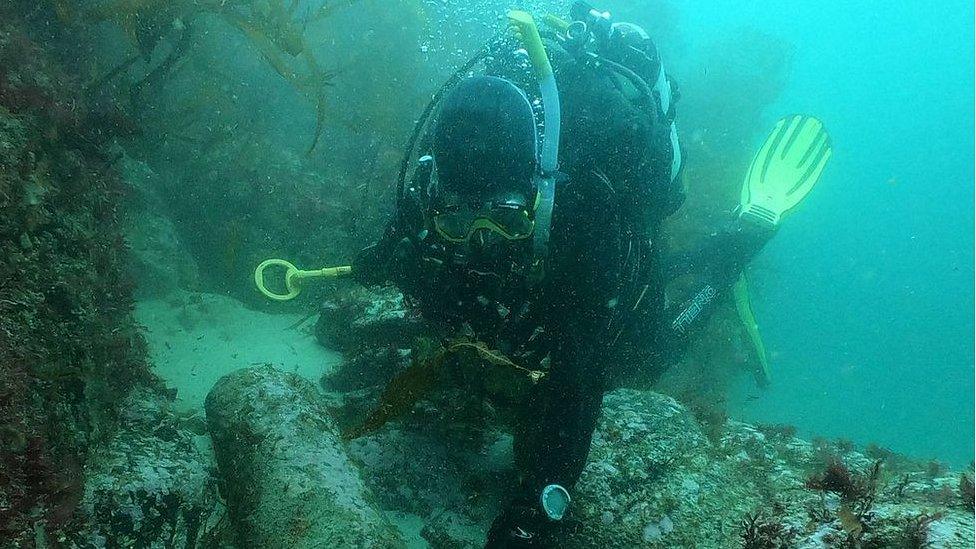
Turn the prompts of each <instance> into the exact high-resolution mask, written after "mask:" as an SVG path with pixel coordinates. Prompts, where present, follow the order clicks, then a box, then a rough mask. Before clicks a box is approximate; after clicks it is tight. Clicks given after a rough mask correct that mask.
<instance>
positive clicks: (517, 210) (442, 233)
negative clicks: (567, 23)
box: [427, 76, 537, 257]
mask: <svg viewBox="0 0 976 549" xmlns="http://www.w3.org/2000/svg"><path fill="white" fill-rule="evenodd" d="M431 145H432V149H431V154H432V156H433V163H434V168H433V172H432V174H431V180H430V185H429V187H428V192H427V194H428V197H429V204H428V211H429V217H430V220H431V224H432V226H433V229H435V231H436V233H437V235H438V236H439V237H440V238H441V239H442V240H445V241H447V242H449V243H452V244H454V246H453V247H454V248H455V249H456V251H458V252H465V253H466V254H468V255H472V256H476V255H484V252H486V251H487V250H488V249H489V248H493V249H494V251H493V252H492V254H491V255H493V256H496V255H498V253H499V250H498V248H505V250H504V253H503V254H502V255H505V256H506V257H510V256H511V254H512V250H513V249H521V248H526V247H527V246H529V242H530V240H531V239H530V237H531V235H532V232H533V230H534V221H533V218H534V206H535V200H536V180H535V174H536V161H537V160H536V157H537V155H536V147H537V139H536V124H535V116H534V114H533V112H532V106H531V105H530V104H529V100H528V98H527V97H526V96H525V94H524V93H523V92H522V91H521V90H520V89H519V88H518V87H516V86H515V85H514V84H512V83H511V82H509V81H508V80H504V79H502V78H496V77H491V76H475V77H471V78H467V79H465V80H463V81H461V83H459V84H458V85H457V86H456V87H455V88H454V89H453V90H451V91H450V92H449V93H448V95H447V97H445V99H444V100H443V102H442V104H441V109H440V113H439V115H438V118H437V122H436V123H435V125H434V131H433V139H432V144H431ZM529 247H530V246H529ZM469 252H470V253H469Z"/></svg>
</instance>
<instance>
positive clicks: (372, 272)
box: [352, 238, 421, 286]
mask: <svg viewBox="0 0 976 549" xmlns="http://www.w3.org/2000/svg"><path fill="white" fill-rule="evenodd" d="M420 272H421V269H420V265H419V264H418V260H417V254H416V253H415V250H414V245H413V244H412V243H411V242H410V240H409V239H407V238H403V239H400V240H399V241H398V242H392V241H388V240H381V241H380V242H379V243H377V244H373V245H372V246H369V247H366V248H363V250H362V251H360V252H359V254H357V255H356V259H355V260H353V263H352V274H353V277H354V278H355V279H356V282H358V283H360V284H362V285H363V286H379V285H381V284H387V283H389V282H394V283H398V284H399V283H400V282H403V281H405V280H412V279H413V278H414V277H416V276H418V275H419V274H420Z"/></svg>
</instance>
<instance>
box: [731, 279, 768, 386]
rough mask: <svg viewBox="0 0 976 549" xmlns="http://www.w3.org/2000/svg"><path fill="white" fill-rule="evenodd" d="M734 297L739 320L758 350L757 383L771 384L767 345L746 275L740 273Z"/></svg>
mask: <svg viewBox="0 0 976 549" xmlns="http://www.w3.org/2000/svg"><path fill="white" fill-rule="evenodd" d="M732 298H733V299H734V300H735V310H736V312H737V313H739V320H741V321H742V326H743V327H744V328H745V330H746V333H747V334H748V335H749V341H751V342H752V347H753V349H755V351H756V356H757V358H758V359H759V366H758V367H757V368H756V369H755V371H754V373H755V374H756V383H758V384H759V386H760V387H765V386H767V385H769V382H770V380H771V376H770V371H769V362H768V360H767V359H766V346H765V345H763V340H762V336H761V335H760V334H759V324H758V323H756V315H754V314H753V312H752V303H750V301H749V286H748V285H747V284H746V275H744V274H742V275H739V280H737V281H736V283H735V286H733V287H732Z"/></svg>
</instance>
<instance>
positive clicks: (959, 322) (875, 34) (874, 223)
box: [221, 0, 974, 465]
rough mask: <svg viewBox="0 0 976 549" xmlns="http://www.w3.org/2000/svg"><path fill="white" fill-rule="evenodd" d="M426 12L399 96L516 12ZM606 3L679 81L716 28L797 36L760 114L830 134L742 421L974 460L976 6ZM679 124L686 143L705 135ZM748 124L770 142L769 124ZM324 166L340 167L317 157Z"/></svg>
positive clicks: (340, 151)
mask: <svg viewBox="0 0 976 549" xmlns="http://www.w3.org/2000/svg"><path fill="white" fill-rule="evenodd" d="M527 4H528V6H527V7H530V8H532V9H534V10H535V11H537V12H544V11H550V10H551V11H565V7H566V6H567V5H568V4H569V2H562V3H560V2H548V1H537V2H529V3H527ZM424 6H425V9H426V10H427V12H426V13H427V17H428V18H429V21H428V22H429V23H430V24H431V31H430V33H431V34H430V36H428V37H426V38H425V39H424V40H423V41H422V42H423V44H424V47H425V51H424V58H425V59H426V60H427V63H428V64H427V65H426V66H425V68H424V69H423V70H421V71H419V72H416V73H414V74H412V75H398V77H399V78H405V77H407V79H405V80H403V81H402V85H403V89H405V90H413V91H418V90H425V89H431V88H432V87H433V86H434V83H436V82H439V81H441V79H443V78H444V76H445V74H446V73H447V72H448V70H449V69H450V67H452V66H456V65H458V64H460V63H461V62H463V61H464V60H465V59H466V57H467V56H468V55H470V52H471V51H474V49H475V48H477V47H478V46H479V45H480V44H481V43H482V42H483V41H484V40H485V39H486V38H487V37H489V36H491V35H492V34H494V33H495V32H496V31H497V28H498V19H497V17H498V15H499V14H501V13H502V12H503V11H504V9H505V8H507V7H509V6H508V5H507V4H504V5H503V4H502V3H498V2H493V1H487V0H486V1H480V2H445V3H436V4H432V3H425V4H424ZM600 7H605V8H606V9H608V10H610V11H611V12H614V13H616V14H618V15H620V18H622V19H632V20H635V21H636V22H638V23H641V24H643V25H646V26H647V27H648V28H650V29H654V30H655V31H656V32H657V33H658V34H656V35H655V36H654V38H655V39H656V40H657V41H658V43H659V46H660V47H661V49H662V51H663V53H664V54H665V56H666V57H665V63H666V64H667V65H668V66H671V67H673V70H674V72H675V76H676V77H677V78H678V80H679V83H680V81H681V79H682V78H686V79H687V78H690V77H692V76H694V75H693V74H690V72H691V71H693V70H696V68H697V67H698V66H700V65H701V63H702V60H703V55H704V53H703V52H704V51H705V50H706V49H707V48H708V45H709V43H710V42H711V41H712V40H714V39H715V38H716V37H718V36H733V37H734V36H736V35H737V33H740V32H742V30H743V29H753V30H758V31H760V32H762V33H765V34H768V35H771V36H773V37H776V38H779V39H781V40H783V41H784V42H785V43H787V44H789V45H791V46H792V47H793V48H794V50H793V57H792V62H791V65H790V66H791V70H790V73H789V76H788V79H787V80H786V82H785V88H784V89H783V90H782V93H781V95H780V96H779V99H778V100H777V101H776V102H775V103H774V104H772V105H769V106H767V107H766V108H765V109H764V110H763V115H762V116H763V118H764V119H765V122H766V125H767V126H769V127H771V126H772V124H773V123H774V122H775V120H776V119H777V118H779V117H780V116H783V115H786V114H791V113H796V112H802V113H806V114H811V115H815V116H818V117H820V118H821V119H823V120H824V122H825V123H826V126H827V128H828V130H829V132H830V134H831V136H832V138H833V143H834V155H833V157H832V160H831V163H830V166H829V167H828V169H827V171H826V173H825V176H824V178H823V179H822V181H821V183H820V185H819V186H818V188H817V189H816V190H815V191H814V192H813V193H812V195H811V196H810V197H809V198H808V199H807V201H806V202H805V203H804V205H803V206H802V208H800V209H799V210H798V212H797V213H795V214H794V215H793V216H792V217H790V218H789V220H788V222H787V223H786V224H785V225H784V227H783V228H782V229H781V231H780V234H779V235H778V236H777V237H776V238H775V239H774V240H773V242H772V243H771V244H770V245H769V246H768V247H767V249H766V250H765V252H764V253H763V254H762V255H761V256H760V257H759V258H758V260H757V261H756V262H755V263H754V264H753V265H752V267H751V268H750V272H749V274H750V279H751V282H752V287H753V299H754V306H755V308H756V312H757V316H758V320H759V323H760V325H761V328H762V332H763V334H764V337H765V339H766V344H767V346H768V348H769V351H770V353H771V363H772V368H773V371H774V383H773V385H772V387H771V388H770V389H769V390H767V391H765V392H763V393H759V392H758V391H757V390H756V389H755V387H754V384H752V382H751V379H748V378H746V379H744V380H743V383H742V387H741V389H740V391H739V395H738V398H736V399H734V406H735V407H734V409H733V411H732V412H733V416H737V417H742V418H744V419H747V420H756V421H765V422H782V423H790V424H794V425H796V426H797V427H798V428H799V429H800V430H801V432H802V433H804V434H806V435H823V436H830V437H843V438H851V439H853V440H855V441H856V442H859V443H865V444H866V443H869V442H875V443H877V444H880V445H883V446H888V447H891V448H893V449H895V450H899V451H903V452H907V453H909V454H912V455H916V456H919V457H937V458H939V459H942V460H948V461H951V462H953V463H955V464H957V465H962V464H966V463H969V461H970V460H972V459H973V437H974V433H973V422H974V414H973V409H974V403H973V353H974V351H973V338H972V334H973V330H974V323H973V232H972V228H973V146H974V145H973V133H972V129H973V104H972V98H973V78H972V75H973V54H972V52H973V25H972V20H973V7H972V5H971V4H969V3H965V2H951V3H941V4H939V5H938V9H933V6H932V5H930V4H922V3H912V4H904V5H902V4H892V3H888V2H880V1H868V2H858V3H849V2H843V1H827V2H816V3H779V4H773V5H770V4H769V3H766V2H734V1H717V2H703V1H698V2H690V1H682V2H670V3H666V2H660V1H657V0H655V1H653V2H608V3H606V4H600ZM340 17H345V15H340ZM350 24H358V22H353V21H352V20H350ZM392 38H400V37H392ZM221 39H233V37H232V36H231V37H223V38H221ZM747 39H748V37H745V38H743V40H747ZM236 40H240V39H239V38H236ZM329 40H330V41H331V43H332V44H333V45H334V44H335V41H336V37H329ZM338 40H339V41H340V46H341V41H342V40H343V38H342V37H341V36H340V37H339V38H338ZM312 42H313V43H314V40H313V41H312ZM387 46H389V44H387ZM427 48H429V49H427ZM384 51H388V48H387V49H384ZM414 54H416V52H411V55H414ZM335 64H337V65H339V66H341V65H342V60H341V59H339V60H337V61H336V62H335ZM739 68H740V69H741V70H742V71H743V73H747V72H748V71H749V70H750V67H739ZM709 69H711V70H717V68H716V67H707V66H706V67H705V70H709ZM731 69H732V70H736V69H737V68H736V67H734V66H733V67H731ZM248 70H254V71H255V72H258V73H260V71H257V70H256V69H253V68H252V69H248ZM345 78H346V79H347V80H348V78H350V75H348V74H346V76H345ZM266 85H267V86H268V89H269V90H273V93H270V94H269V95H271V96H278V97H279V98H280V101H278V102H276V105H275V106H274V108H273V109H272V110H269V109H267V108H265V109H264V111H263V112H264V113H266V114H267V115H268V116H269V119H268V120H266V121H265V122H263V124H262V125H264V124H266V127H261V128H259V130H260V131H261V132H263V133H264V135H266V136H267V137H268V138H269V139H273V140H275V141H277V142H293V144H294V146H295V148H300V147H301V146H302V145H301V143H302V142H304V140H305V139H306V137H305V136H306V134H307V133H309V132H310V131H311V127H310V125H311V120H309V116H308V115H307V106H306V105H303V104H302V103H301V101H300V100H299V98H298V97H292V96H294V91H293V90H291V89H289V88H288V86H287V85H284V84H282V83H280V82H277V83H276V82H274V79H273V78H272V79H271V80H269V81H268V82H267V84H266ZM355 94H356V90H355V89H353V88H346V87H344V85H343V78H342V77H340V78H339V79H337V88H336V90H335V96H334V98H333V100H332V102H331V103H330V104H331V105H332V106H333V107H334V108H338V109H342V108H344V107H343V105H349V104H351V103H349V102H350V101H354V100H355ZM244 97H247V96H246V95H245V96H244ZM263 97H264V96H262V98H261V99H260V100H259V103H260V102H263V101H264V99H263ZM736 101H737V98H734V97H732V98H729V102H730V103H735V102H736ZM690 109H694V105H693V104H688V102H685V103H679V111H678V112H679V115H678V119H679V123H680V122H681V120H682V119H688V118H693V117H694V115H695V113H694V112H690ZM414 110H417V107H414ZM406 118H407V119H409V118H410V117H406ZM283 121H287V123H285V122H283ZM296 129H297V130H299V131H296ZM256 130H257V128H256ZM685 130H686V132H685V133H684V134H683V136H684V138H686V139H687V138H690V137H692V136H691V133H692V130H693V128H688V127H685ZM755 135H756V139H757V142H756V143H755V146H758V144H759V143H758V140H759V139H761V137H762V136H763V133H762V131H758V130H757V131H756V132H755ZM325 140H326V141H327V142H329V143H331V144H332V145H333V147H334V149H333V150H332V151H330V152H329V154H336V155H339V156H346V155H353V154H355V153H356V151H358V150H360V149H361V144H362V137H358V138H357V137H354V136H351V135H349V134H348V133H347V132H344V131H343V130H342V128H341V127H328V128H327V129H326V137H325ZM320 161H321V162H323V163H325V164H328V163H329V162H330V160H329V158H328V155H326V156H323V157H321V159H319V158H313V162H320ZM689 161H690V162H694V158H691V159H690V160H689ZM690 191H691V192H692V193H694V192H695V189H694V188H692V189H691V190H690ZM757 396H758V397H759V398H756V397H757Z"/></svg>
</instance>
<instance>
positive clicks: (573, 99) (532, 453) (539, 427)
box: [359, 47, 760, 505]
mask: <svg viewBox="0 0 976 549" xmlns="http://www.w3.org/2000/svg"><path fill="white" fill-rule="evenodd" d="M550 57H551V59H552V61H553V65H554V67H555V74H556V80H557V84H558V88H559V92H560V98H561V104H562V140H561V146H560V151H559V159H560V171H561V172H563V173H564V174H565V176H566V179H565V181H563V182H560V183H559V184H558V186H557V191H556V202H555V208H554V212H553V221H552V233H551V239H550V243H549V250H550V252H549V256H548V258H547V261H546V268H545V276H544V278H543V279H542V281H541V282H539V283H536V284H534V285H531V287H528V288H527V289H525V291H524V292H522V293H520V292H514V293H515V294H517V295H516V296H515V297H512V296H501V297H499V296H496V295H491V293H490V292H486V293H488V294H489V296H488V298H487V299H486V298H484V296H480V295H478V294H479V291H480V290H481V288H479V287H478V284H477V283H472V282H471V279H470V278H469V279H466V280H465V281H458V280H452V279H451V278H450V276H451V275H450V273H454V274H457V276H458V278H464V274H463V273H462V274H458V272H459V271H457V270H455V271H449V270H448V271H445V270H443V269H442V270H440V271H438V270H437V269H432V268H431V263H430V261H428V260H427V258H426V257H424V256H425V254H426V253H427V252H426V250H427V248H426V247H425V246H426V244H425V243H426V242H428V241H430V240H431V239H433V238H436V237H434V236H431V235H430V234H429V231H425V223H424V217H423V214H422V211H421V210H422V206H420V205H418V204H417V201H418V199H415V198H414V197H413V195H412V194H411V193H416V192H420V191H421V188H422V187H423V184H424V182H423V178H422V177H421V178H420V180H418V179H417V178H415V179H414V181H413V184H412V185H411V186H410V188H411V192H408V193H407V195H406V197H405V199H404V203H402V204H400V205H399V208H400V213H399V215H398V218H397V219H398V220H397V221H395V222H394V223H393V224H391V225H390V226H389V228H388V230H387V232H386V234H385V236H384V237H383V239H382V240H381V241H380V243H379V244H378V245H376V246H375V247H372V248H370V249H368V253H366V254H364V255H363V256H362V257H361V258H360V261H359V262H360V263H361V264H362V265H364V266H363V267H362V269H360V270H361V271H366V272H367V274H366V275H365V276H363V275H361V279H362V280H363V281H364V282H366V283H381V282H393V283H395V284H396V285H398V286H399V287H400V288H401V289H402V290H403V291H404V293H405V294H406V295H407V296H408V298H410V299H411V300H412V301H413V302H414V303H416V304H417V306H418V308H419V309H420V311H421V313H422V314H424V316H426V317H427V318H429V319H431V320H433V321H435V322H444V321H445V319H455V320H456V321H457V322H458V323H467V324H468V325H469V326H471V327H473V329H474V332H475V334H476V336H477V337H479V338H480V339H482V340H485V341H486V343H488V344H489V345H490V346H493V347H495V348H500V349H502V350H503V351H506V352H516V351H518V350H523V351H524V350H525V348H526V346H527V345H528V344H527V343H526V340H528V339H532V344H531V346H532V348H533V349H534V353H535V356H540V355H547V357H548V368H547V372H548V373H547V375H546V376H545V377H544V378H543V380H542V381H541V382H539V383H538V384H537V385H536V386H535V387H533V390H532V391H531V392H530V394H528V395H527V396H526V398H525V399H524V400H523V401H522V402H520V403H519V407H520V411H521V412H522V413H521V414H519V417H520V418H521V419H520V421H518V422H517V427H516V432H515V433H514V435H515V456H516V462H517V467H518V470H519V473H520V475H521V479H522V481H521V487H520V493H518V494H515V495H514V500H515V501H516V502H519V501H522V502H527V503H526V504H528V505H531V504H532V502H534V501H537V500H538V494H539V493H540V491H541V489H542V488H543V487H544V486H545V485H547V484H551V483H555V484H560V485H562V486H564V487H567V488H570V487H572V486H573V485H574V484H575V482H576V480H577V479H578V478H579V475H580V473H581V472H582V469H583V466H584V465H585V463H586V457H587V453H588V450H589V446H590V439H591V436H592V433H593V431H594V429H595V426H596V421H597V418H598V415H599V412H600V405H601V402H602V396H603V393H604V391H606V390H607V389H608V383H609V380H610V378H611V376H612V377H613V378H617V377H619V376H624V377H632V376H633V375H634V374H638V375H639V377H641V378H642V379H644V380H652V379H654V378H655V377H657V375H659V373H660V372H662V371H663V370H664V368H665V367H666V366H667V365H669V364H670V363H671V362H672V361H673V360H674V359H675V357H676V355H677V354H678V353H679V351H680V350H681V349H682V348H683V347H684V342H685V341H687V339H688V336H689V334H690V333H691V332H692V331H693V329H694V327H695V324H696V322H698V323H700V320H699V319H700V318H701V316H702V315H701V314H699V313H703V312H704V311H705V309H707V306H708V305H709V304H710V303H711V302H712V301H713V300H714V297H715V295H717V293H718V292H720V291H722V290H723V289H724V288H727V287H728V286H729V285H730V284H731V283H732V282H734V280H735V278H736V276H737V275H738V272H739V270H740V269H741V266H742V265H743V264H744V263H745V260H746V259H747V258H748V257H750V256H751V255H752V254H753V253H754V252H755V251H757V250H758V249H759V246H760V245H759V244H757V245H755V246H754V245H743V244H742V243H743V242H746V240H743V239H742V238H741V237H740V235H739V234H738V233H735V232H730V233H728V234H725V235H723V236H719V237H716V238H713V239H711V240H710V241H709V243H707V244H706V246H705V248H704V249H705V250H706V251H705V252H703V253H702V254H701V255H700V256H699V257H698V258H695V257H683V258H680V260H679V261H678V263H680V267H679V266H677V265H675V266H670V265H666V264H665V263H666V261H665V260H664V259H663V258H662V250H661V245H660V242H661V239H660V236H661V225H662V222H663V221H664V219H665V218H666V217H667V216H668V215H670V214H671V213H673V212H674V210H675V209H676V208H677V207H678V206H679V205H680V204H681V201H682V198H683V196H682V195H681V190H680V189H679V188H677V187H676V184H675V182H674V180H673V178H672V174H671V166H672V154H673V151H672V150H671V147H672V145H671V143H672V142H671V140H670V123H671V121H670V120H667V119H665V118H666V117H665V116H662V114H663V113H661V112H660V109H659V108H658V104H657V103H656V102H654V101H652V100H649V99H648V98H644V100H641V99H640V98H638V99H636V100H635V98H634V94H633V93H632V92H633V90H631V89H628V87H629V86H630V84H629V83H628V82H627V81H626V78H624V77H622V76H621V75H620V74H619V73H617V72H615V71H614V70H612V69H610V68H609V67H607V66H601V65H600V64H599V63H596V62H593V61H592V60H588V59H580V58H576V57H573V56H571V55H568V54H566V53H565V52H562V51H560V50H559V49H558V48H552V47H550ZM497 73H498V74H497V75H498V76H502V77H505V78H508V79H510V80H513V81H515V82H516V83H519V84H524V85H526V86H532V85H533V83H532V82H531V81H529V80H527V77H526V76H524V75H520V74H518V72H517V71H512V72H507V70H506V67H502V68H500V69H497ZM520 77H521V78H522V79H523V81H522V82H518V79H519V78H520ZM527 91H529V90H527ZM530 93H531V92H530ZM421 201H422V200H421ZM757 242H758V241H757ZM437 263H438V265H439V264H440V260H437ZM679 269H680V270H681V271H686V272H688V271H691V272H694V273H696V274H697V275H698V276H699V280H700V281H701V284H699V287H700V288H702V289H701V291H698V292H696V293H695V295H693V296H689V301H688V302H687V303H683V304H679V305H678V306H677V307H674V308H671V309H667V310H666V308H665V303H664V285H665V279H666V277H667V276H670V274H672V273H676V272H677V271H678V270H679ZM497 311H502V312H497ZM531 354H532V353H531V352H527V353H526V356H527V355H531Z"/></svg>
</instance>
